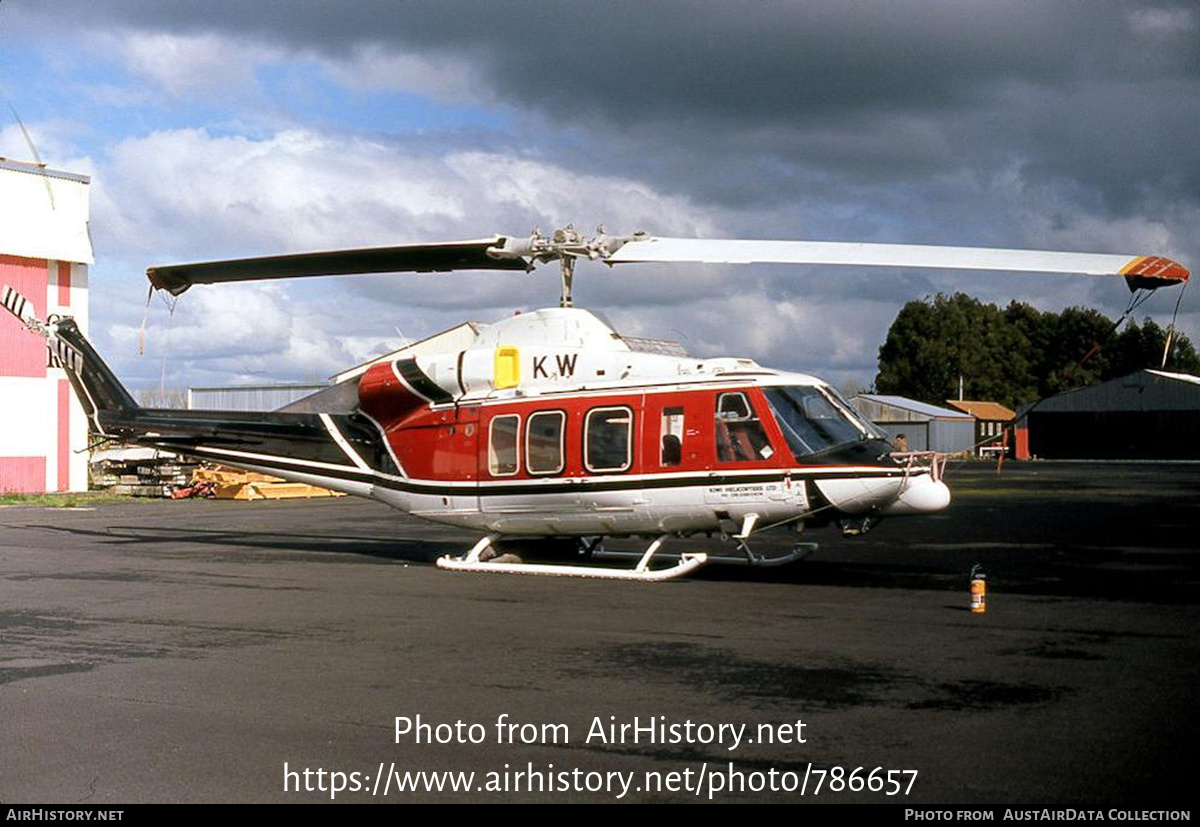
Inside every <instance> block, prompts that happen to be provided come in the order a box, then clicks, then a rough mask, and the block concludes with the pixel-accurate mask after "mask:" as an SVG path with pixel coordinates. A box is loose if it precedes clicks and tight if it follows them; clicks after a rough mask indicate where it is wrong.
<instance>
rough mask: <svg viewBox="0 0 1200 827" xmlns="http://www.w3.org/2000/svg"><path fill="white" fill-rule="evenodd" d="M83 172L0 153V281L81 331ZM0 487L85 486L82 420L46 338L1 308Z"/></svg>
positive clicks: (85, 261)
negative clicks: (72, 320) (67, 318)
mask: <svg viewBox="0 0 1200 827" xmlns="http://www.w3.org/2000/svg"><path fill="white" fill-rule="evenodd" d="M89 185H90V181H89V179H88V178H87V177H86V176H83V175H76V174H74V173H70V172H59V171H57V170H51V169H46V168H45V167H43V166H41V165H38V164H26V163H21V162H18V161H11V160H8V159H0V284H7V285H10V286H11V287H13V288H14V289H15V290H17V291H19V292H20V293H21V294H22V295H24V296H25V298H26V299H28V300H29V301H30V303H32V305H33V307H34V312H35V314H36V315H37V317H38V318H39V319H47V318H49V319H53V318H54V317H55V316H56V315H70V316H74V317H75V319H76V321H77V322H78V324H79V326H80V328H81V329H82V330H83V331H84V332H85V333H86V332H87V326H88V325H87V321H88V312H87V311H88V301H87V297H88V292H87V287H88V283H87V268H88V265H89V264H91V263H92V260H93V259H92V244H91V239H90V237H89V235H88V188H89ZM0 315H2V316H3V318H0V493H3V492H43V491H85V490H87V485H88V476H87V474H88V467H87V466H88V455H87V419H86V418H85V417H84V414H83V409H82V408H80V406H79V403H78V402H77V401H76V400H75V396H74V394H72V393H71V387H70V384H69V383H68V382H67V377H66V374H65V373H64V372H63V371H62V369H61V368H59V367H57V366H56V365H55V362H56V359H55V358H54V357H52V356H51V354H50V351H49V350H48V349H47V348H46V342H45V340H43V339H42V338H41V337H40V336H35V335H33V334H31V333H30V332H28V331H27V330H25V328H24V327H23V326H22V325H21V323H20V321H18V320H17V319H16V318H14V317H13V316H11V315H9V314H8V313H3V314H0Z"/></svg>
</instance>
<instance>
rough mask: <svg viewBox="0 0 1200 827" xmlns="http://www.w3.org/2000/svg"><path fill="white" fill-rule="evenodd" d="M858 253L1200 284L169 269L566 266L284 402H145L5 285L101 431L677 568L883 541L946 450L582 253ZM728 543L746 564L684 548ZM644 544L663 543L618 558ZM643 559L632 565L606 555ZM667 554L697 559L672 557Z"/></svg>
mask: <svg viewBox="0 0 1200 827" xmlns="http://www.w3.org/2000/svg"><path fill="white" fill-rule="evenodd" d="M585 260H586V261H590V262H599V263H602V264H605V265H608V266H609V267H610V268H616V267H617V266H618V265H628V264H634V263H646V262H656V263H706V264H713V263H717V264H750V263H787V264H802V265H840V266H845V265H856V266H873V267H908V268H945V269H954V270H992V271H1027V272H1043V273H1048V272H1061V273H1080V274H1089V275H1117V276H1123V277H1124V278H1125V279H1126V282H1127V283H1128V286H1129V288H1130V289H1131V290H1133V291H1135V292H1136V291H1141V290H1147V291H1149V290H1155V289H1158V288H1160V287H1164V286H1170V285H1177V284H1182V283H1184V282H1186V280H1187V279H1188V276H1189V272H1188V270H1187V268H1185V267H1184V266H1183V265H1181V264H1179V263H1178V262H1175V261H1172V260H1170V259H1168V258H1164V257H1160V256H1129V255H1110V254H1092V253H1065V252H1044V251H1033V250H1003V249H985V248H973V247H932V246H923V245H906V244H875V243H841V242H813V241H782V240H753V239H694V238H670V237H659V236H653V235H650V234H647V233H645V232H637V233H633V234H631V235H623V236H619V235H617V236H614V235H609V234H607V233H606V232H605V231H604V230H603V228H601V229H600V230H598V232H597V234H596V235H591V236H587V235H584V234H583V233H581V232H579V231H577V230H575V229H574V228H573V227H570V226H568V227H565V228H562V229H559V230H556V231H554V232H553V233H552V234H550V235H549V236H543V235H542V234H541V233H540V232H539V231H537V230H535V231H533V233H532V234H530V235H528V236H506V235H496V236H492V237H489V238H482V239H475V240H469V241H455V242H445V243H433V244H407V245H401V246H391V247H374V248H365V249H354V250H336V251H328V252H313V253H300V254H289V255H279V256H266V257H257V258H244V259H235V260H227V261H209V262H199V263H192V264H176V265H167V266H155V267H150V268H148V269H147V271H146V272H147V277H148V279H149V281H150V284H151V287H152V290H154V289H157V290H162V291H166V292H167V293H169V294H170V295H172V296H176V297H177V296H180V295H181V294H182V293H184V292H185V291H187V290H188V289H190V288H192V287H193V286H195V285H199V284H221V283H228V282H236V281H249V280H259V279H283V278H298V277H309V276H329V275H350V274H365V273H400V272H414V273H428V272H452V271H459V270H495V271H510V272H529V271H531V270H532V269H534V267H535V266H536V265H537V264H545V263H549V262H558V264H559V269H560V275H561V294H560V300H559V306H558V307H550V308H544V309H540V310H535V311H532V312H527V313H521V314H519V315H514V316H511V317H508V318H505V319H502V320H500V321H498V322H496V323H493V324H489V325H463V326H460V327H458V328H452V329H451V330H449V331H446V332H444V333H442V334H437V335H435V336H432V337H429V338H427V339H425V340H422V341H421V342H418V343H416V344H415V345H411V346H409V347H406V348H402V349H401V350H399V351H396V352H394V353H392V354H389V355H388V356H387V357H382V358H381V359H380V360H377V361H375V362H372V363H368V364H367V365H366V366H364V367H363V368H362V369H361V370H357V371H353V372H351V375H350V376H349V377H348V378H346V379H344V380H342V381H340V382H337V383H336V384H333V385H331V386H330V387H328V388H324V389H321V390H319V391H317V392H316V393H314V394H311V395H310V396H307V397H304V398H302V399H300V400H298V401H296V402H293V403H291V404H290V405H287V406H285V407H284V408H281V409H279V410H277V411H272V412H231V411H195V410H165V409H153V408H143V407H141V406H139V405H138V404H137V403H136V402H135V401H134V399H133V397H132V396H131V395H130V393H129V392H128V391H127V390H126V389H125V387H124V386H123V385H122V384H121V382H120V381H119V380H118V379H117V377H116V376H115V375H114V373H113V372H112V370H111V369H110V368H109V367H108V366H107V365H106V364H105V363H104V361H103V360H102V359H101V358H100V356H99V355H98V354H97V352H96V351H95V349H94V348H93V347H92V345H91V344H90V342H88V340H87V339H86V338H85V337H84V336H83V335H82V333H81V332H80V330H79V327H78V326H77V325H76V323H75V322H74V320H73V319H71V318H69V317H68V318H60V319H56V320H54V321H51V322H46V321H43V320H39V319H37V318H36V317H35V316H34V314H33V311H32V305H31V304H30V303H28V302H27V301H25V299H24V298H23V297H22V296H21V295H20V294H19V293H17V292H16V291H14V290H12V289H11V288H9V287H7V286H5V287H4V288H3V292H2V294H0V300H2V302H3V305H4V306H5V308H6V309H8V310H9V311H10V312H11V313H12V314H13V315H15V316H16V317H17V318H18V319H20V320H21V322H22V323H23V324H24V325H25V326H26V327H27V328H28V329H29V330H31V331H33V332H35V333H38V334H40V335H42V336H44V337H45V338H46V339H47V343H48V347H50V349H51V351H52V354H53V355H54V356H56V357H57V359H58V361H59V362H60V363H61V365H62V367H63V369H64V370H65V372H66V374H67V377H68V378H69V380H70V382H71V385H72V387H73V389H74V391H75V393H76V394H77V396H78V398H79V400H80V403H81V404H82V406H83V409H84V411H85V413H86V414H87V417H88V419H89V421H90V424H91V428H92V430H93V431H94V433H95V434H96V435H98V436H100V437H102V438H104V439H112V440H120V441H123V442H128V443H136V444H141V445H148V446H154V447H158V448H163V449H167V450H171V451H175V452H178V453H182V454H187V455H190V456H194V457H197V458H200V459H202V460H207V461H213V462H219V463H224V464H227V465H232V466H235V467H239V468H244V469H246V470H250V471H258V472H263V473H268V474H272V475H275V476H277V477H281V478H283V479H286V480H290V481H297V482H305V483H309V484H312V485H316V486H321V487H324V488H328V489H331V490H334V491H339V492H343V493H346V494H351V495H356V496H360V497H367V498H370V499H374V500H378V501H380V502H383V503H386V504H387V505H389V506H392V507H395V508H397V509H399V510H401V511H404V512H407V513H410V514H412V515H415V516H417V517H421V518H424V519H428V520H432V521H435V522H438V523H445V524H450V525H455V526H460V527H464V528H468V529H472V530H476V531H481V532H484V536H483V537H482V539H480V540H479V541H478V542H477V543H476V544H475V545H474V546H473V547H472V548H470V549H469V550H467V551H466V552H465V553H463V554H461V555H457V556H455V555H447V556H444V557H441V558H439V559H438V560H437V565H438V567H440V568H442V569H447V570H451V571H470V572H491V573H507V574H511V573H522V574H550V575H568V576H580V577H597V578H608V579H627V580H639V581H660V580H669V579H674V578H677V577H680V576H682V575H685V574H688V573H689V572H693V571H695V570H696V569H697V568H699V567H700V566H703V565H706V564H708V563H743V564H749V565H755V566H773V565H783V564H786V563H790V562H793V561H795V560H799V559H801V558H803V557H805V556H807V555H808V554H810V553H811V552H812V551H813V550H814V549H815V548H816V544H814V543H808V542H800V541H799V540H798V539H797V541H796V542H795V543H794V544H793V545H792V546H791V548H790V550H789V551H787V552H785V553H782V554H780V553H775V554H764V553H760V552H758V551H756V550H755V549H753V548H752V546H751V541H752V539H753V538H754V537H755V536H757V535H759V534H761V533H762V532H764V531H767V530H769V529H773V528H782V527H786V528H789V529H790V530H792V531H794V532H795V533H796V535H797V537H799V536H800V534H801V532H802V530H803V529H804V527H805V526H807V525H823V524H829V523H837V524H838V525H839V526H840V527H841V529H842V531H843V533H845V534H850V535H853V534H862V533H865V532H866V531H868V530H869V529H870V528H871V527H872V526H873V525H874V524H876V523H877V522H878V521H879V520H880V519H883V518H890V517H899V516H912V515H922V514H930V513H934V512H937V511H940V510H942V509H944V508H946V507H947V506H948V505H949V504H950V498H951V495H950V489H949V488H948V487H947V485H946V483H945V481H944V480H943V479H942V470H943V467H944V462H945V457H944V456H942V455H938V454H936V453H932V452H915V453H910V452H896V451H893V448H892V445H891V444H890V443H889V441H888V439H887V436H886V434H885V433H884V432H883V431H882V430H880V429H879V428H878V427H876V426H875V425H873V424H872V423H871V422H869V421H868V420H866V419H865V418H864V417H863V416H861V415H860V414H859V413H858V412H857V411H856V410H855V409H854V408H853V407H852V406H851V405H850V403H849V402H847V401H846V400H845V399H844V398H843V397H842V396H841V395H840V394H839V393H838V391H837V390H836V389H834V388H833V387H832V386H831V385H830V384H829V383H827V382H825V381H823V380H821V379H819V378H817V377H815V376H810V375H807V374H802V373H792V372H785V371H779V370H774V369H771V368H767V367H763V366H761V365H759V364H757V363H756V362H754V361H753V360H750V359H743V358H733V357H719V358H697V357H694V356H691V355H688V354H687V353H686V352H685V351H684V350H683V349H682V348H681V347H680V346H679V345H678V344H676V343H673V342H664V341H659V340H645V339H636V338H633V337H627V336H622V335H621V334H620V333H618V332H617V331H616V330H615V329H614V328H613V327H612V326H611V325H610V324H608V323H607V322H606V321H605V320H604V319H603V318H602V317H601V316H600V315H598V314H597V313H593V312H591V311H589V310H585V309H582V308H577V307H575V306H574V303H573V297H572V287H573V281H574V277H575V273H576V265H577V263H579V262H582V261H585ZM694 535H707V536H709V537H711V536H713V535H717V536H718V537H719V538H720V539H722V540H723V541H726V542H728V543H730V544H732V546H733V548H732V549H731V550H730V552H729V553H728V554H710V553H705V552H695V553H689V552H683V553H674V552H666V551H664V550H663V545H664V543H665V542H666V541H667V540H669V539H672V538H686V537H690V536H694ZM613 537H636V538H644V539H645V540H648V541H649V543H648V545H647V546H646V548H645V549H644V550H643V551H641V552H637V551H634V552H617V551H608V550H606V549H605V548H604V540H605V539H606V538H613ZM522 541H527V542H538V541H541V542H548V543H554V544H559V545H566V546H568V547H571V548H573V549H574V550H575V552H576V553H577V554H578V556H579V557H580V558H582V559H581V560H572V561H570V562H549V563H531V562H525V561H524V560H523V559H522V558H521V557H520V556H518V555H515V554H513V553H512V550H513V549H514V548H519V547H520V543H521V542H522ZM621 555H625V556H629V557H633V558H636V560H637V562H636V564H635V566H634V567H633V568H632V569H628V568H614V567H610V566H604V565H596V564H595V563H594V558H603V557H611V556H621ZM659 557H674V558H675V562H674V564H672V565H668V566H665V567H654V566H653V565H652V563H654V561H655V560H656V559H657V558H659Z"/></svg>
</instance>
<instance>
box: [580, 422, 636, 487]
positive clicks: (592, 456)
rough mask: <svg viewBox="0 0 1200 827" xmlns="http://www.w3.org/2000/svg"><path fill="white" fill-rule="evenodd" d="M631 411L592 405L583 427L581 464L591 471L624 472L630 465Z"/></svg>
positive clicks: (631, 457) (631, 459) (631, 441)
mask: <svg viewBox="0 0 1200 827" xmlns="http://www.w3.org/2000/svg"><path fill="white" fill-rule="evenodd" d="M632 433H633V411H631V410H630V409H629V408H594V409H592V410H590V411H588V415H587V421H586V422H585V423H584V426H583V443H584V449H583V465H584V467H585V468H587V470H589V471H592V472H600V471H606V472H617V471H625V470H626V469H628V468H629V466H630V465H632V464H633V455H632V454H631V453H630V446H631V445H632V444H633V440H632V438H631V435H632Z"/></svg>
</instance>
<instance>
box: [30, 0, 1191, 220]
mask: <svg viewBox="0 0 1200 827" xmlns="http://www.w3.org/2000/svg"><path fill="white" fill-rule="evenodd" d="M14 12H16V19H17V20H19V19H20V18H21V17H22V16H23V15H47V14H53V15H54V17H55V18H56V19H59V20H61V21H71V22H72V24H73V25H85V26H95V27H112V26H117V27H125V28H132V29H137V30H141V31H164V32H172V33H178V34H200V33H218V34H222V35H227V36H236V37H243V38H250V39H253V40H258V41H265V42H270V43H274V44H276V45H279V46H283V47H286V48H289V49H292V50H296V51H305V52H311V53H318V54H322V55H325V56H327V57H330V58H332V59H335V60H336V59H350V58H352V57H353V56H354V55H356V54H359V53H360V50H362V49H363V48H366V47H379V48H382V49H384V50H385V51H393V52H403V53H409V54H418V55H423V56H429V57H437V58H446V57H451V58H455V59H458V60H460V61H464V62H466V63H467V64H469V65H470V66H472V67H473V69H474V72H475V76H476V77H477V78H478V79H479V83H481V84H482V88H480V89H479V90H478V96H479V98H480V99H481V100H484V101H491V102H495V103H500V104H503V105H507V106H512V107H516V108H518V109H520V110H521V111H524V112H529V113H533V114H534V115H535V116H537V117H538V118H540V119H542V120H543V121H544V122H545V123H547V124H549V125H552V126H563V125H570V126H572V127H575V128H577V130H578V134H579V135H580V136H581V137H580V139H579V140H578V141H577V142H576V144H575V153H574V157H573V158H572V160H573V161H574V162H575V163H577V164H578V165H579V166H580V167H582V168H591V169H599V168H600V167H607V168H608V169H609V170H610V171H613V172H618V173H621V174H631V175H638V176H641V177H644V178H645V179H647V180H650V181H653V182H654V183H655V184H656V185H657V186H660V187H664V188H668V189H671V190H674V191H677V192H686V193H689V194H692V195H694V196H696V197H699V198H703V199H705V200H709V201H712V202H715V203H722V204H726V205H731V206H735V207H742V206H745V205H749V204H754V203H758V204H767V205H769V204H770V203H771V202H776V203H782V202H786V201H787V200H789V199H791V198H794V197H796V196H797V195H799V194H804V195H805V196H806V197H809V198H812V197H818V198H819V197H822V196H828V197H831V198H836V197H837V194H838V192H839V191H840V190H842V189H843V188H844V187H846V186H848V185H855V184H862V185H867V186H870V185H878V186H888V185H891V184H894V183H896V182H910V183H912V182H915V183H927V182H928V181H929V180H930V179H932V178H935V177H937V176H939V175H946V174H948V173H954V172H961V173H966V174H975V175H990V174H994V173H995V172H996V171H997V170H1001V169H1003V168H1005V166H1006V165H1009V164H1014V163H1017V164H1021V165H1023V166H1024V167H1025V168H1026V169H1027V170H1028V171H1029V173H1030V174H1032V175H1037V176H1039V177H1044V178H1047V179H1050V180H1054V181H1058V182H1061V184H1062V185H1063V186H1064V187H1067V188H1074V189H1075V190H1077V192H1076V195H1075V197H1076V198H1078V199H1084V200H1086V199H1087V198H1096V199H1098V201H1097V203H1096V204H1092V205H1088V206H1089V208H1091V209H1097V210H1101V211H1104V212H1106V213H1108V214H1111V215H1118V216H1119V215H1127V214H1130V213H1133V212H1137V211H1140V210H1144V209H1153V208H1154V206H1155V204H1157V203H1161V202H1162V201H1165V200H1173V199H1183V200H1185V201H1188V202H1190V203H1196V202H1200V165H1198V164H1197V163H1196V158H1195V149H1196V146H1197V143H1198V142H1200V95H1198V94H1197V91H1198V90H1197V80H1200V36H1198V35H1200V23H1198V17H1200V15H1198V13H1197V12H1198V10H1197V8H1196V6H1195V5H1194V4H1192V3H1186V2H1184V3H1170V2H1165V3H1130V2H1113V3H1105V2H1088V3H1065V2H1063V3H1046V2H994V0H988V1H987V2H982V1H980V2H969V0H922V1H921V2H882V1H881V0H873V1H872V2H863V1H862V0H860V1H859V2H839V3H830V2H825V1H824V0H820V1H819V2H802V3H801V2H761V3H750V4H744V3H732V2H728V3H721V2H707V3H698V2H680V1H677V0H658V2H653V3H644V2H637V3H635V2H610V3H587V4H583V3H563V2H559V1H558V0H546V1H545V2H532V1H530V2H508V3H480V2H474V1H470V0H462V1H461V2H409V3H397V2H392V0H386V2H382V1H381V2H352V3H336V4H334V3H329V4H321V3H293V2H261V1H260V2H255V3H245V2H232V1H231V2H221V1H216V2H211V1H210V2H205V3H195V2H190V1H189V2H183V1H182V0H179V2H165V1H164V0H125V2H121V1H120V0H117V1H116V2H107V3H103V4H95V3H92V2H85V1H84V0H55V2H50V3H45V4H39V5H38V6H30V7H21V8H20V9H19V10H14ZM234 59H236V55H235V56H234ZM598 147H601V149H598ZM570 149H571V148H570V147H566V148H564V150H563V152H564V154H570ZM614 167H615V168H614Z"/></svg>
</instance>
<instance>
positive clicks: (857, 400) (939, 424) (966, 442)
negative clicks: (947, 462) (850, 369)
mask: <svg viewBox="0 0 1200 827" xmlns="http://www.w3.org/2000/svg"><path fill="white" fill-rule="evenodd" d="M850 401H851V404H852V405H854V407H855V409H856V410H858V412H859V413H861V414H862V415H863V416H865V417H866V418H867V419H869V420H871V421H872V422H874V423H875V424H876V425H878V426H879V427H880V428H882V429H883V430H884V431H886V432H887V434H888V437H889V438H891V439H892V440H893V441H895V439H896V438H897V437H898V436H900V435H901V434H903V435H904V438H905V441H906V442H907V443H908V450H910V451H940V452H942V453H946V454H957V453H959V452H961V451H969V450H971V446H972V445H974V444H975V417H973V416H971V415H970V414H969V413H963V412H962V411H955V410H951V409H950V408H940V407H938V406H937V405H930V404H929V403H927V402H918V401H917V400H915V399H908V398H906V397H903V396H890V395H886V394H877V393H860V394H859V395H858V396H856V397H854V398H853V399H852V400H850Z"/></svg>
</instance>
